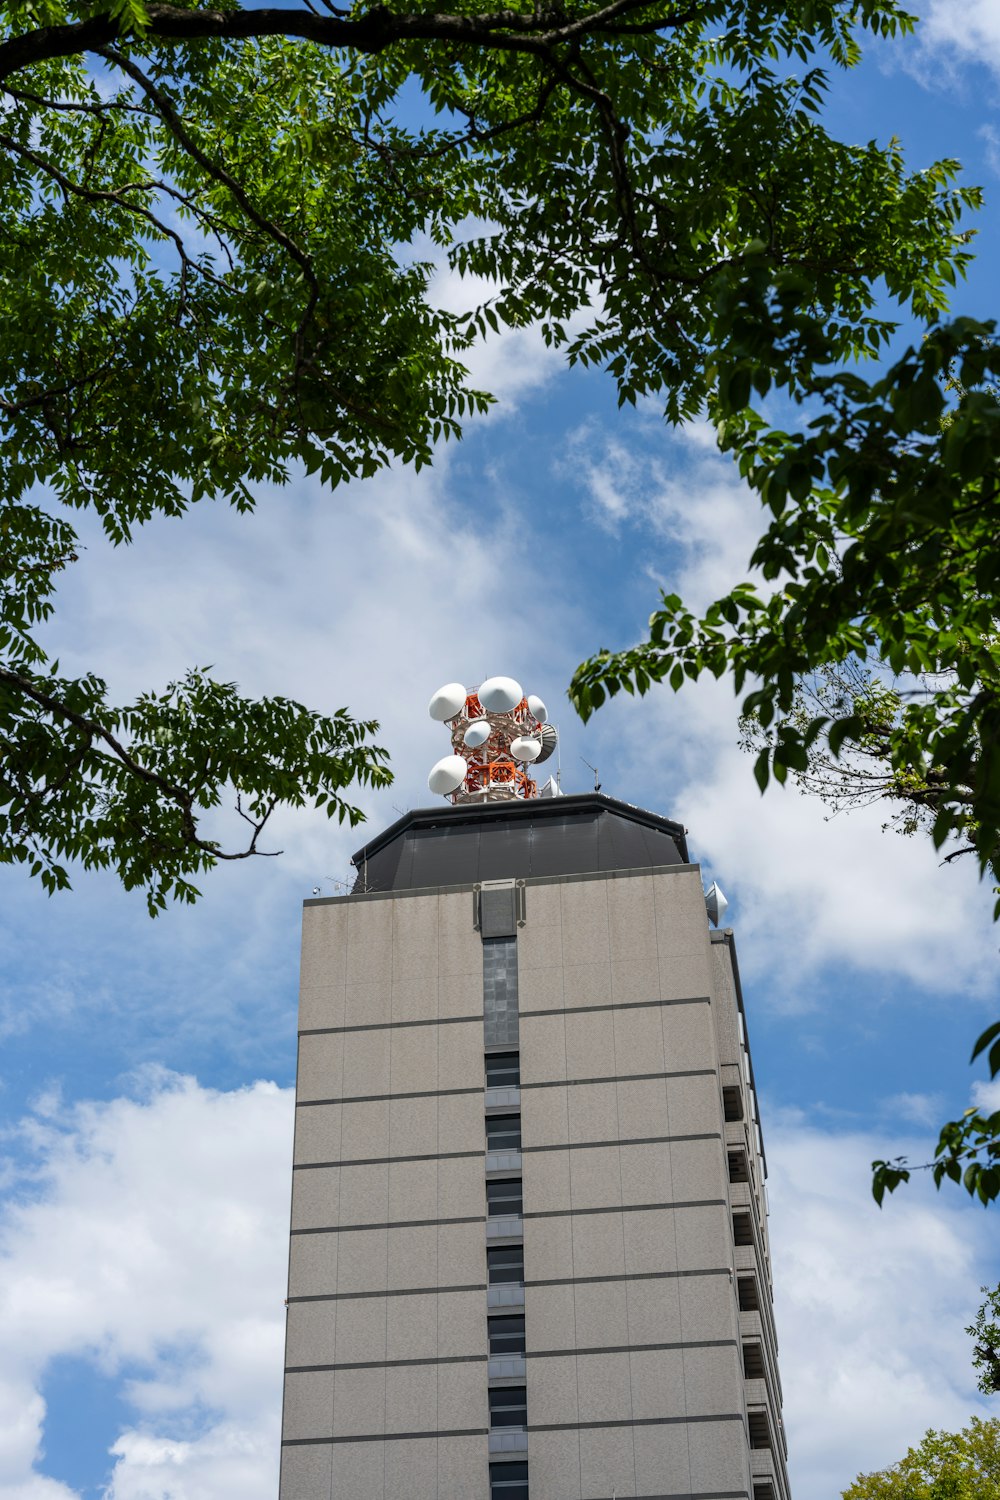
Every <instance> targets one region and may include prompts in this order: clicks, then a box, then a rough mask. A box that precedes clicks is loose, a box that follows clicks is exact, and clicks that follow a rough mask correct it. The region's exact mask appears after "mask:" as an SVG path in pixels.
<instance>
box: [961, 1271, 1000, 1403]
mask: <svg viewBox="0 0 1000 1500" xmlns="http://www.w3.org/2000/svg"><path fill="white" fill-rule="evenodd" d="M979 1290H980V1291H981V1292H983V1293H984V1294H985V1297H986V1300H985V1302H982V1303H981V1304H980V1307H979V1311H978V1312H977V1313H976V1321H975V1322H974V1323H971V1324H970V1325H969V1327H968V1328H967V1329H966V1330H965V1331H966V1333H967V1334H968V1335H969V1337H970V1338H971V1339H972V1340H973V1351H972V1363H973V1366H974V1368H975V1369H976V1370H977V1371H978V1372H979V1378H978V1381H977V1384H978V1386H979V1389H980V1390H981V1391H982V1393H983V1395H984V1396H995V1395H998V1394H1000V1286H995V1287H992V1288H991V1287H988V1286H983V1287H980V1288H979Z"/></svg>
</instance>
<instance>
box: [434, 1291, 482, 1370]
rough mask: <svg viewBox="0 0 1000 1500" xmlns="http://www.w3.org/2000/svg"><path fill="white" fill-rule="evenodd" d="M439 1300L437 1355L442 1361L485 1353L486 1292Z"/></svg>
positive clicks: (464, 1293)
mask: <svg viewBox="0 0 1000 1500" xmlns="http://www.w3.org/2000/svg"><path fill="white" fill-rule="evenodd" d="M435 1300H436V1301H437V1319H438V1333H437V1337H438V1352H439V1354H440V1355H441V1357H442V1358H443V1359H447V1358H449V1357H451V1356H454V1355H459V1354H485V1353H486V1296H485V1293H484V1292H479V1291H476V1292H449V1293H447V1294H446V1295H444V1294H443V1295H442V1296H440V1297H438V1298H436V1299H435Z"/></svg>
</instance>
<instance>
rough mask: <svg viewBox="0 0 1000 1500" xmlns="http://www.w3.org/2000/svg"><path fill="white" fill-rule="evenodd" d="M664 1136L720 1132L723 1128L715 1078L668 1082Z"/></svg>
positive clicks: (706, 1075) (712, 1075)
mask: <svg viewBox="0 0 1000 1500" xmlns="http://www.w3.org/2000/svg"><path fill="white" fill-rule="evenodd" d="M666 1096H667V1122H668V1125H667V1133H668V1134H669V1135H675V1134H679V1133H680V1132H681V1131H688V1132H698V1131H706V1132H707V1131H721V1129H722V1124H723V1117H722V1105H721V1101H720V1098H719V1084H718V1080H717V1079H716V1077H715V1075H714V1074H702V1075H701V1076H699V1077H696V1078H668V1079H667V1080H666Z"/></svg>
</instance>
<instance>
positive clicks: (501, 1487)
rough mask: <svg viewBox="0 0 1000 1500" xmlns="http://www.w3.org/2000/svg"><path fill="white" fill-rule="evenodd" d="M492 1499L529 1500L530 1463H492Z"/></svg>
mask: <svg viewBox="0 0 1000 1500" xmlns="http://www.w3.org/2000/svg"><path fill="white" fill-rule="evenodd" d="M490 1500H528V1465H527V1464H525V1463H509V1464H490Z"/></svg>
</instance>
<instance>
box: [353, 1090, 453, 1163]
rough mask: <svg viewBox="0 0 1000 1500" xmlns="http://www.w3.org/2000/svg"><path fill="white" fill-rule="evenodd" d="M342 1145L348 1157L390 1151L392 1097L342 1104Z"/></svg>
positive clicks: (368, 1157)
mask: <svg viewBox="0 0 1000 1500" xmlns="http://www.w3.org/2000/svg"><path fill="white" fill-rule="evenodd" d="M340 1148H341V1157H342V1160H344V1161H365V1160H368V1159H370V1158H371V1157H373V1156H388V1155H389V1101H388V1099H371V1100H364V1101H359V1102H357V1103H354V1104H344V1105H342V1106H341V1124H340ZM432 1149H433V1148H432ZM327 1160H328V1161H329V1160H330V1158H329V1157H327Z"/></svg>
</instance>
